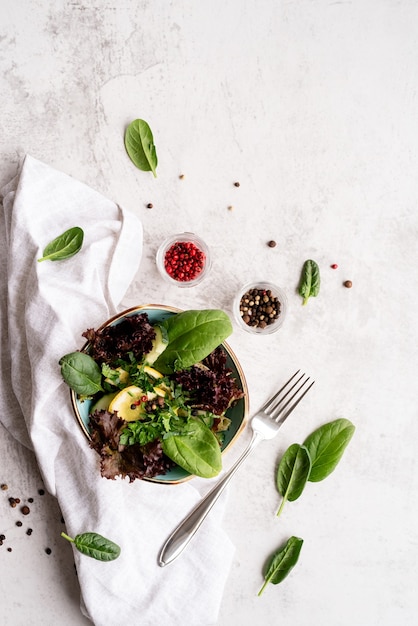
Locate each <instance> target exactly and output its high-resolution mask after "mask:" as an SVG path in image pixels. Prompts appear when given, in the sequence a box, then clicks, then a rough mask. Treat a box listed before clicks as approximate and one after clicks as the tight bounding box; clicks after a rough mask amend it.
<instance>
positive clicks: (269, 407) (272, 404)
mask: <svg viewBox="0 0 418 626" xmlns="http://www.w3.org/2000/svg"><path fill="white" fill-rule="evenodd" d="M299 372H300V370H298V371H297V372H295V374H293V376H292V377H291V378H290V379H289V380H288V381H287V383H286V384H285V385H284V386H283V387H282V388H281V389H280V390H279V391H278V392H277V393H276V394H275V395H274V396H273V397H272V398H271V399H270V400H268V401H267V403H266V404H265V405H264V411H265V413H266V414H267V415H269V417H270V418H272V419H274V420H275V421H276V422H277V423H283V422H284V420H285V419H286V418H287V417H288V416H289V415H290V413H291V412H292V411H293V410H294V408H295V407H296V406H297V405H298V404H299V402H300V401H301V400H302V398H303V397H304V396H305V395H306V394H307V393H308V391H309V389H310V388H311V387H312V385H313V384H314V382H315V381H312V382H311V384H310V385H309V386H308V387H307V388H306V389H305V390H304V392H303V393H302V394H301V395H300V396H299V398H297V399H296V400H295V402H293V404H291V402H292V400H294V398H296V396H297V395H298V394H299V393H300V391H301V390H302V389H303V387H305V385H306V384H307V383H308V381H309V380H310V377H309V376H308V377H306V378H305V380H303V378H304V377H305V376H306V374H304V373H303V374H301V376H299V378H298V379H297V380H296V381H295V382H294V383H293V385H292V386H291V387H290V388H289V389H288V390H287V391H286V393H285V394H284V395H283V396H282V397H279V396H280V394H281V392H282V391H283V390H284V389H285V388H286V387H287V386H288V385H289V384H290V383H291V382H292V380H293V379H294V378H295V376H297V374H298V373H299ZM302 380H303V382H302V383H301V384H300V385H299V383H300V381H302ZM298 385H299V386H298ZM295 387H297V388H296V391H295V392H294V393H293V394H292V395H291V396H290V397H288V396H289V394H291V393H292V391H293V390H294V389H295ZM286 398H288V399H287V401H286V402H285V403H284V404H283V401H284V400H286Z"/></svg>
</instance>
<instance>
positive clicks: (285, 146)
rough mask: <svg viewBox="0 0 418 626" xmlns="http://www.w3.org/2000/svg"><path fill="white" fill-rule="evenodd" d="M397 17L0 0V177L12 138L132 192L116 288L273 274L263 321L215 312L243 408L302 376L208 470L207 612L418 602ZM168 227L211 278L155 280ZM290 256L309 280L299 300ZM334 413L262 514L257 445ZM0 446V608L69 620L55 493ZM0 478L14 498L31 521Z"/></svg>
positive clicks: (411, 274) (414, 299)
mask: <svg viewBox="0 0 418 626" xmlns="http://www.w3.org/2000/svg"><path fill="white" fill-rule="evenodd" d="M417 21H418V5H417V3H416V2H413V1H410V0H357V1H352V2H325V1H322V0H300V1H293V2H292V1H287V2H285V1H284V0H265V1H264V2H256V0H242V1H239V0H222V1H220V0H215V1H212V2H192V1H191V0H175V1H172V2H164V1H161V0H154V1H153V2H146V1H145V0H140V1H139V2H138V1H137V0H120V1H119V2H116V1H112V0H92V1H89V2H79V1H78V0H75V1H74V2H63V1H61V0H59V1H57V2H54V3H50V2H46V0H43V1H42V0H21V1H20V2H14V1H13V2H12V1H11V0H3V2H2V3H1V5H0V69H1V74H0V76H1V79H0V80H1V83H0V84H1V90H0V156H1V159H0V184H2V183H4V182H6V181H7V180H8V179H9V178H10V177H11V176H12V175H14V174H15V173H16V171H17V167H18V164H19V162H20V161H21V159H22V157H23V156H24V154H25V153H30V154H32V155H33V156H34V157H36V158H38V159H41V160H43V161H45V162H47V163H49V164H50V165H52V166H54V167H56V168H58V169H62V170H63V171H65V172H66V173H69V174H71V175H73V176H74V177H77V178H79V179H80V180H82V181H84V182H86V183H88V184H90V185H91V186H92V187H94V188H96V189H98V190H99V191H101V192H102V193H103V194H105V195H107V196H109V197H111V198H112V199H114V200H116V201H118V202H119V203H121V204H123V205H124V206H126V207H127V208H129V209H131V210H132V211H134V212H135V213H137V214H138V215H139V216H140V217H141V219H142V221H143V225H144V229H145V252H144V255H143V260H142V263H141V267H140V271H139V273H138V275H137V278H136V279H135V281H134V283H133V285H132V287H131V288H130V290H129V292H128V293H127V295H126V298H125V301H124V304H125V305H131V304H141V303H149V302H154V303H162V304H169V305H172V306H178V307H181V308H192V307H196V308H199V307H220V308H223V309H224V310H225V311H227V312H229V313H231V302H232V298H233V295H234V292H235V291H236V290H237V289H238V287H239V286H240V285H241V284H242V283H243V282H246V281H247V280H248V279H253V278H259V277H261V278H264V279H269V280H273V281H275V282H277V283H279V284H280V285H281V286H282V287H283V288H284V289H285V290H286V291H287V294H288V297H289V303H290V311H289V315H288V318H287V320H286V323H285V325H284V327H283V329H282V330H281V331H280V332H278V333H277V334H275V335H271V336H269V337H262V338H260V337H253V336H251V335H249V334H247V333H245V332H243V331H240V330H239V329H238V328H237V327H236V326H235V328H234V333H233V335H232V336H231V338H230V341H229V343H230V345H231V346H232V348H233V349H234V351H235V352H236V354H237V356H238V358H239V359H240V361H241V363H242V366H243V368H244V371H245V373H246V376H247V381H248V386H249V390H250V401H251V405H252V407H253V408H254V409H255V408H257V407H258V406H259V405H260V404H261V402H262V401H263V399H264V398H265V397H266V396H267V395H268V394H269V393H270V392H271V391H272V390H273V389H274V387H275V386H276V385H277V384H278V383H280V382H281V381H283V380H284V379H285V377H286V376H288V375H289V374H290V373H292V372H293V371H294V370H295V369H296V368H298V367H301V368H303V369H305V370H306V371H308V372H309V373H310V374H312V375H313V376H314V377H315V379H316V381H317V382H316V385H315V387H314V390H312V392H311V393H310V394H309V396H308V397H307V398H306V400H305V401H304V403H303V405H302V406H301V407H300V409H299V410H298V412H297V413H295V414H294V416H292V418H290V419H289V421H288V422H287V423H286V425H285V426H284V427H283V430H282V432H281V435H280V437H279V438H278V439H276V440H274V441H271V442H267V443H265V444H263V447H260V448H259V449H258V450H257V451H256V452H255V453H254V455H253V456H252V457H251V458H250V459H249V460H248V461H247V463H246V465H244V467H243V468H242V469H241V472H240V474H239V476H238V477H237V479H236V480H235V482H234V484H233V486H232V487H231V488H230V490H229V498H228V505H227V510H226V515H225V528H226V529H227V531H228V532H229V534H230V536H231V537H232V539H233V541H234V543H235V546H236V554H235V560H234V564H233V567H232V570H231V574H230V578H229V580H228V584H227V587H226V589H225V594H224V597H223V600H222V604H221V610H220V614H219V620H218V626H235V624H241V625H242V626H250V625H252V624H254V623H257V624H269V623H283V624H289V625H291V626H306V624H308V623H309V624H313V625H314V626H353V625H355V626H378V625H379V626H393V624H402V625H403V626H412V625H413V624H416V623H417V617H416V611H417V609H418V600H417V596H416V581H417V577H418V566H417V563H418V531H417V524H416V514H417V512H418V511H417V508H418V507H417V504H416V502H417V500H416V494H417V489H418V464H417V454H416V450H417V437H418V414H417V409H416V371H417V365H418V364H417V323H416V310H417V307H418V291H417V262H418V255H417V243H416V242H417V234H418V219H417V198H418V183H417V173H416V172H417V170H416V164H417V161H418V148H417V146H418V133H417V130H418V126H417V91H418V71H417V60H418V59H417V55H418V31H417V26H416V25H417ZM137 117H141V118H143V119H146V120H147V121H148V122H149V123H150V125H151V127H152V129H153V131H154V139H155V143H156V145H157V150H158V154H159V161H160V163H159V167H158V178H157V179H155V180H154V179H153V178H152V176H151V175H150V174H146V173H144V172H140V171H139V170H136V169H135V168H134V167H133V165H132V164H131V162H130V161H129V159H128V158H127V156H126V154H125V150H124V146H123V131H124V128H125V126H126V124H127V123H128V122H129V121H131V120H132V119H135V118H137ZM180 174H184V175H185V178H184V179H183V180H180V179H179V175H180ZM234 181H239V182H240V183H241V186H240V187H239V188H236V187H234V185H233V183H234ZM149 202H151V203H152V204H153V205H154V208H153V209H147V208H146V204H147V203H149ZM229 206H233V207H234V209H233V210H228V207H229ZM183 230H189V231H195V232H197V233H199V234H201V235H202V236H203V237H204V238H205V239H206V241H207V243H208V244H209V246H210V247H211V249H212V252H213V270H212V273H211V275H210V277H209V278H208V279H207V280H206V281H205V282H204V283H203V284H202V285H201V286H198V287H195V288H193V289H190V290H179V289H176V288H171V287H167V285H166V284H165V283H164V282H163V281H162V280H161V279H160V278H159V277H158V275H157V272H156V268H155V263H154V256H155V252H156V249H157V247H158V245H159V243H160V241H161V240H162V239H163V238H164V237H165V236H166V235H169V234H172V233H173V232H182V231H183ZM270 239H274V240H276V242H277V246H276V247H275V248H269V247H268V246H267V245H266V242H267V241H268V240H270ZM307 258H314V259H315V260H316V261H317V262H318V263H319V265H320V267H321V274H322V288H321V293H320V296H319V297H318V298H316V299H314V300H312V301H310V302H309V304H308V305H307V306H306V307H301V300H300V298H299V296H298V295H297V293H296V287H297V283H298V279H299V274H300V269H301V266H302V263H303V261H304V260H305V259H307ZM332 263H337V264H338V265H339V267H338V269H337V270H332V269H331V268H330V265H331V264H332ZM346 279H350V280H352V282H353V287H352V289H345V288H344V287H343V286H342V283H343V281H344V280H346ZM86 324H87V325H88V320H86ZM342 416H343V417H346V418H348V419H350V420H351V421H353V423H354V424H355V425H356V427H357V430H356V434H355V436H354V438H353V440H352V442H351V444H350V446H349V448H348V449H347V451H346V454H345V456H344V458H343V460H342V461H341V463H340V465H339V466H338V468H337V469H336V470H335V473H334V474H332V476H330V477H329V478H328V479H327V480H326V481H324V482H323V483H318V484H309V485H308V487H309V488H308V489H307V490H306V492H305V493H304V494H303V495H302V497H301V499H300V500H299V501H297V502H295V503H293V504H288V506H287V508H286V509H285V512H284V513H283V516H282V517H281V519H280V521H278V520H277V519H275V511H276V508H277V506H278V503H279V498H278V495H277V493H276V491H275V486H274V470H275V466H276V462H277V459H278V457H279V455H280V454H281V453H282V452H283V451H284V450H285V449H286V447H287V446H288V445H290V444H291V443H293V442H294V441H301V440H303V439H304V438H305V437H306V435H307V434H309V433H310V432H311V431H312V430H313V429H314V428H316V427H317V426H318V425H320V424H322V423H324V422H325V421H330V420H332V419H335V418H336V417H342ZM248 437H249V434H248V432H246V433H245V434H244V435H243V436H242V438H241V440H240V441H239V442H238V443H237V444H236V446H235V447H234V449H233V450H232V451H231V452H230V453H228V455H227V456H226V457H225V465H227V466H228V465H230V464H231V462H232V461H233V459H234V458H235V457H236V456H237V455H238V453H239V452H240V451H241V450H242V449H243V448H244V445H245V444H246V443H247V441H248ZM0 458H1V470H0V482H2V483H3V482H5V483H7V484H8V485H9V490H8V492H1V498H0V533H4V534H6V535H7V542H8V543H7V545H10V546H12V547H13V551H12V552H10V553H9V552H7V551H6V544H5V545H3V546H2V547H1V548H0V579H1V581H2V600H1V603H0V623H1V624H4V625H5V626H6V625H7V626H9V625H10V626H31V625H34V626H38V625H40V624H42V625H44V626H55V625H56V624H63V625H65V626H67V625H68V626H81V625H83V624H87V623H89V622H87V620H86V619H84V618H83V617H82V615H81V614H80V611H79V606H78V604H79V595H78V587H77V580H76V577H75V574H74V571H73V565H72V556H71V548H70V547H69V546H68V545H67V544H65V543H64V542H63V541H62V540H60V539H59V532H60V530H61V528H62V524H61V521H60V517H61V515H60V512H59V510H58V508H57V506H56V503H55V501H54V500H53V499H52V498H50V497H49V496H48V495H45V496H43V497H41V496H39V495H38V492H37V490H38V489H39V488H41V487H42V483H41V479H40V477H39V475H38V472H37V467H36V462H35V460H34V458H33V456H32V454H31V453H29V452H28V451H26V450H25V449H22V448H21V447H20V446H19V445H17V444H16V443H15V442H14V441H13V440H11V438H10V436H9V435H8V433H7V432H6V431H5V430H4V429H3V428H1V427H0ZM9 495H12V496H15V497H21V498H27V497H31V496H32V497H34V503H33V505H32V511H31V514H30V516H29V518H30V520H29V521H30V524H29V521H28V522H27V523H26V520H25V526H26V525H30V526H31V527H33V529H34V532H33V534H32V536H31V537H27V536H26V535H25V533H24V532H23V530H22V529H21V528H17V527H16V526H15V520H16V515H15V512H14V510H13V509H11V508H10V507H9V505H8V502H7V497H8V496H9ZM292 534H294V535H298V536H301V537H303V538H304V540H305V544H304V547H303V551H302V554H301V558H300V561H299V563H298V565H297V567H296V568H295V570H294V571H293V572H292V574H291V575H290V576H289V578H287V579H286V580H285V581H284V582H283V583H282V584H281V585H279V586H277V587H273V586H270V588H268V589H267V591H266V592H265V594H264V595H263V597H262V598H258V597H257V596H256V594H257V591H258V589H259V587H260V585H261V583H262V576H261V571H262V567H263V564H264V562H265V559H266V558H267V557H268V555H269V554H270V553H271V551H272V550H274V549H275V548H276V547H277V546H278V545H280V543H281V542H282V541H283V540H284V539H285V538H287V537H288V536H290V535H292ZM57 537H58V539H57ZM47 546H49V547H50V548H51V549H52V554H51V555H49V556H48V555H47V554H45V552H44V549H45V547H47ZM213 574H214V575H216V572H214V573H213ZM139 623H141V621H140V616H139V617H138V624H139ZM191 626H198V625H191Z"/></svg>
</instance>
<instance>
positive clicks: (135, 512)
mask: <svg viewBox="0 0 418 626" xmlns="http://www.w3.org/2000/svg"><path fill="white" fill-rule="evenodd" d="M0 196H1V197H3V211H2V212H1V214H2V218H1V220H0V229H1V232H0V251H1V252H0V254H1V258H0V262H1V267H2V271H1V274H0V276H1V299H0V301H1V304H0V306H1V329H0V331H1V385H2V393H1V397H0V407H1V409H0V411H1V412H0V419H1V421H2V423H3V424H4V426H5V427H6V428H7V429H8V430H9V431H10V432H11V433H12V435H13V436H14V437H15V438H16V439H18V440H19V441H20V442H21V443H23V444H24V445H26V446H28V447H31V448H33V450H34V451H35V454H36V457H37V460H38V463H39V467H40V471H41V474H42V477H43V480H44V482H45V485H46V488H47V489H48V491H49V492H50V493H51V494H53V495H55V496H56V497H57V499H58V502H59V505H60V508H61V511H62V513H63V516H64V519H65V524H66V530H67V533H68V534H69V535H70V536H73V537H74V536H75V535H76V534H78V533H82V532H87V531H92V532H98V533H100V534H102V535H104V536H105V537H108V538H109V539H111V540H113V541H114V542H116V543H117V544H119V545H120V546H121V555H120V557H119V558H118V559H117V560H115V561H112V562H106V563H103V562H99V561H95V560H94V559H91V558H89V557H87V556H84V555H81V554H80V553H79V552H77V551H76V550H74V559H75V564H76V567H77V572H78V579H79V583H80V588H81V596H82V599H81V608H82V611H83V613H84V614H86V615H87V616H88V617H89V618H90V619H91V620H92V621H93V622H94V624H95V625H96V626H108V625H109V624H112V625H113V626H118V625H121V626H122V625H123V626H126V624H141V626H147V625H151V624H152V625H153V626H155V624H167V625H169V626H177V625H179V626H180V625H181V626H183V625H184V624H187V626H204V625H209V624H216V619H217V614H218V611H219V604H220V600H221V597H222V594H223V590H224V586H225V582H226V578H227V575H228V572H229V569H230V565H231V560H232V554H233V546H232V544H231V542H230V540H229V539H228V537H227V536H226V534H225V533H224V532H223V531H222V529H221V516H222V512H223V507H222V506H219V507H215V509H214V511H213V512H212V513H211V515H210V516H209V518H208V519H207V520H206V521H205V523H204V524H203V526H202V528H201V530H200V531H199V535H198V536H197V537H196V538H195V539H194V540H193V542H192V543H191V544H190V546H189V547H188V548H187V550H186V551H185V552H184V554H183V555H182V556H181V557H179V558H178V559H177V560H176V561H174V562H173V563H172V564H170V565H168V566H166V567H165V568H161V567H159V566H158V564H157V557H158V553H159V551H160V548H161V546H162V544H163V542H164V541H165V539H166V538H167V536H168V535H169V534H170V532H171V531H172V530H173V528H174V527H175V525H176V524H177V523H178V522H179V521H180V520H181V519H182V518H183V517H184V516H185V515H186V514H187V513H188V512H189V510H190V509H191V508H192V507H193V506H194V504H195V503H196V502H197V501H198V499H199V497H200V496H199V493H198V491H197V490H196V489H195V488H194V487H193V481H191V482H188V483H185V484H182V485H160V484H154V483H149V482H145V481H138V480H137V481H135V482H133V483H131V484H129V482H128V481H127V480H121V479H117V480H115V481H112V480H107V479H105V478H102V477H101V476H100V470H99V457H98V455H97V454H96V452H94V451H93V450H91V449H90V447H89V445H88V442H87V440H86V438H85V436H84V434H83V433H82V431H81V429H80V427H79V426H78V424H77V422H76V420H75V418H74V414H73V412H72V407H71V403H70V396H69V390H68V387H67V386H66V385H65V383H63V381H62V378H61V374H60V368H59V365H58V361H59V359H60V357H61V356H63V355H64V354H67V353H69V352H73V351H74V350H76V349H79V348H80V347H81V346H82V345H83V343H84V340H83V338H82V336H81V333H82V332H83V331H84V330H86V328H89V327H90V328H91V327H97V326H98V325H100V324H101V323H102V322H103V321H105V320H106V319H108V318H109V317H111V316H112V315H113V314H114V313H116V312H117V307H118V305H119V303H120V301H121V299H122V297H123V296H124V294H125V292H126V290H127V288H128V286H129V284H130V282H131V280H132V278H133V276H134V274H135V273H136V271H137V269H138V266H139V262H140V258H141V252H142V226H141V223H140V221H139V220H138V219H137V218H136V217H135V216H134V215H133V214H131V213H129V212H128V211H125V210H123V209H122V208H121V207H119V206H118V205H117V204H115V203H113V202H111V201H110V200H108V199H106V198H104V197H103V196H101V195H100V194H99V193H97V192H96V191H94V190H92V189H91V188H89V187H87V186H86V185H84V184H82V183H80V182H79V181H76V180H74V179H73V178H71V177H70V176H67V175H66V174H63V173H61V172H58V171H56V170H54V169H53V168H51V167H49V166H47V165H45V164H44V163H41V162H40V161H38V160H36V159H34V158H33V157H31V156H26V158H25V159H24V162H23V164H22V167H21V170H20V173H19V175H18V176H17V177H16V178H15V179H14V180H12V181H11V182H10V183H9V184H8V185H6V186H5V187H4V188H3V189H2V190H0ZM73 226H79V227H81V228H82V229H83V230H84V234H85V235H84V243H83V247H82V249H81V251H80V252H79V253H78V254H77V255H75V256H73V257H72V258H70V259H67V260H63V261H56V262H51V261H44V262H42V263H38V262H37V259H38V258H39V257H41V256H42V251H43V249H44V247H45V246H46V244H47V243H49V242H50V241H51V240H52V239H54V238H55V237H56V236H58V235H60V234H61V233H63V232H64V231H65V230H67V229H68V228H71V227H73ZM6 269H7V271H6ZM5 294H7V299H6V297H5ZM138 304H140V303H138ZM63 541H64V540H63Z"/></svg>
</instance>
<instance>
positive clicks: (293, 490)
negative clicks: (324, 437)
mask: <svg viewBox="0 0 418 626" xmlns="http://www.w3.org/2000/svg"><path fill="white" fill-rule="evenodd" d="M311 465H312V464H311V457H310V455H309V452H308V450H307V448H305V446H300V445H299V444H298V443H294V444H292V445H291V446H289V448H288V449H287V450H286V452H285V453H284V455H283V457H282V459H281V461H280V464H279V467H278V470H277V478H276V485H277V489H278V491H279V493H280V495H281V496H282V497H283V500H282V502H281V505H280V508H279V510H278V511H277V517H278V516H279V515H280V513H281V512H282V510H283V507H284V505H285V503H286V502H287V500H289V502H293V501H294V500H297V499H298V498H299V496H300V495H301V493H302V491H303V489H304V487H305V485H306V482H307V480H308V477H309V474H310V471H311Z"/></svg>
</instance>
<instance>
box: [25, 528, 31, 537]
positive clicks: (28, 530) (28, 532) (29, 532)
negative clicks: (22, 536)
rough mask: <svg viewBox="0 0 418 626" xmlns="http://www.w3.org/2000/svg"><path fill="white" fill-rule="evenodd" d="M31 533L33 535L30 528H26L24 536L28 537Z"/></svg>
mask: <svg viewBox="0 0 418 626" xmlns="http://www.w3.org/2000/svg"><path fill="white" fill-rule="evenodd" d="M32 533H33V530H32V528H28V529H27V531H26V534H27V535H29V536H30V535H31V534H32Z"/></svg>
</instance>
